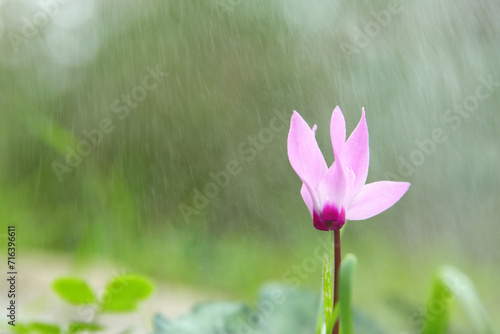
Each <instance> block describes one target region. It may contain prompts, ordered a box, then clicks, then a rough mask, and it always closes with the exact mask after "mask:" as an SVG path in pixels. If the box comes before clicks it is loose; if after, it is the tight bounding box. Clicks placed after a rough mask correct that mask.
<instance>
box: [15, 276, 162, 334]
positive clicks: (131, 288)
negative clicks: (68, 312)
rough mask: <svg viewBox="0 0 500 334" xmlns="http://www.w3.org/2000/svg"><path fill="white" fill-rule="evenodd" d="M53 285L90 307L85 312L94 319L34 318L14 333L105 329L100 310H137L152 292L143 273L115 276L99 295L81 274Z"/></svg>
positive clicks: (69, 333) (72, 301) (56, 333)
mask: <svg viewBox="0 0 500 334" xmlns="http://www.w3.org/2000/svg"><path fill="white" fill-rule="evenodd" d="M52 289H53V291H54V292H55V293H56V294H57V295H58V296H59V297H60V298H61V299H62V300H64V301H66V302H67V303H69V304H71V305H74V306H77V307H83V308H85V310H87V311H89V312H85V313H86V314H90V315H91V317H92V321H87V322H84V321H71V322H70V323H69V324H67V325H66V326H63V327H61V326H59V325H55V324H48V323H43V322H31V323H26V324H19V325H17V326H16V327H15V333H19V334H24V333H38V334H62V333H67V334H73V333H81V332H100V331H104V330H105V328H104V326H102V325H100V324H99V323H98V322H97V319H98V316H99V315H100V314H104V313H119V312H122V313H123V312H131V311H135V310H137V307H138V304H139V303H140V302H141V301H143V300H145V299H146V298H148V297H149V296H150V295H151V293H152V292H153V284H152V283H151V282H150V281H149V280H148V279H146V278H144V277H142V276H138V275H119V276H116V277H114V278H112V279H111V280H110V281H109V282H108V283H107V285H106V288H105V289H104V291H103V293H102V294H101V295H100V296H97V294H96V293H95V292H94V291H93V290H92V289H91V288H90V286H89V285H88V283H87V282H85V281H84V280H82V279H81V278H78V277H61V278H58V279H56V280H55V281H54V282H53V284H52Z"/></svg>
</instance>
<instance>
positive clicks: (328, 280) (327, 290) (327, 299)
mask: <svg viewBox="0 0 500 334" xmlns="http://www.w3.org/2000/svg"><path fill="white" fill-rule="evenodd" d="M323 305H324V309H325V323H326V332H327V333H331V332H332V328H333V325H334V324H335V321H333V285H332V272H331V271H330V264H329V263H328V257H327V256H326V255H325V256H324V257H323Z"/></svg>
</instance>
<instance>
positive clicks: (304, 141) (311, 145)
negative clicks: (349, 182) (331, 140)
mask: <svg viewBox="0 0 500 334" xmlns="http://www.w3.org/2000/svg"><path fill="white" fill-rule="evenodd" d="M314 132H315V131H314V130H313V129H311V128H310V127H309V125H307V123H306V122H305V121H304V119H303V118H302V117H301V116H300V115H299V113H298V112H296V111H295V110H294V111H293V115H292V120H291V121H290V132H289V133H288V143H287V144H288V159H289V160H290V164H291V165H292V167H293V169H294V170H295V172H296V173H297V175H298V176H299V177H300V179H301V180H302V182H304V183H305V184H306V186H307V187H308V190H309V192H311V190H312V189H316V188H317V187H318V184H319V181H320V180H321V178H322V177H323V175H324V174H325V173H326V171H327V170H328V167H327V165H326V162H325V158H324V157H323V154H322V153H321V151H320V149H319V147H318V143H317V142H316V138H315V136H314ZM311 196H312V197H313V200H314V194H311Z"/></svg>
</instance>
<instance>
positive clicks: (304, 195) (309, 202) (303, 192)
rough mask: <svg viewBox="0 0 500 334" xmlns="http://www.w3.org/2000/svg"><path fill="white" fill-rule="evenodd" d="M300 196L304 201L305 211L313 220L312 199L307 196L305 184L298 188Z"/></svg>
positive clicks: (307, 191)
mask: <svg viewBox="0 0 500 334" xmlns="http://www.w3.org/2000/svg"><path fill="white" fill-rule="evenodd" d="M300 194H301V195H302V198H303V199H304V202H305V203H306V206H307V209H308V210H309V213H310V214H311V218H314V216H313V209H314V206H313V199H312V197H311V195H310V194H309V190H307V187H306V185H305V184H302V188H300Z"/></svg>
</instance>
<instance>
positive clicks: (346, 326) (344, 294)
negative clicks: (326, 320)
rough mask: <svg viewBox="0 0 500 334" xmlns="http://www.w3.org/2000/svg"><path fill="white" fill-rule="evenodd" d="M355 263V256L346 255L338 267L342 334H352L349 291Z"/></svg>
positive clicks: (352, 322) (352, 321)
mask: <svg viewBox="0 0 500 334" xmlns="http://www.w3.org/2000/svg"><path fill="white" fill-rule="evenodd" d="M357 262H358V261H357V259H356V256H354V255H353V254H347V255H346V257H345V258H344V260H343V261H342V265H341V267H340V324H341V329H342V333H343V334H353V333H354V329H353V327H354V325H353V324H354V320H353V318H354V317H353V312H352V307H351V290H352V281H353V277H354V276H353V274H354V269H355V268H356V265H357Z"/></svg>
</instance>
